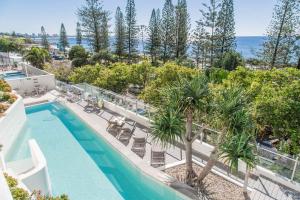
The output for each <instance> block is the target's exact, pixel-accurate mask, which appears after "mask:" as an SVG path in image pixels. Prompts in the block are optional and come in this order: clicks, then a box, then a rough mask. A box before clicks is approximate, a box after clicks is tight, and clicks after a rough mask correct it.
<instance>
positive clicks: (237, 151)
mask: <svg viewBox="0 0 300 200" xmlns="http://www.w3.org/2000/svg"><path fill="white" fill-rule="evenodd" d="M251 142H253V135H251V134H247V133H242V134H237V135H234V136H229V137H228V138H227V140H226V141H225V142H224V143H223V144H222V145H221V150H220V151H221V154H222V156H221V158H224V159H225V163H227V164H229V167H230V169H231V171H235V172H236V171H237V170H238V163H239V160H242V161H243V162H245V163H246V174H245V180H244V188H243V192H244V194H247V187H248V180H249V176H250V171H251V169H253V168H254V167H255V164H256V156H255V154H254V150H255V146H254V145H253V143H252V144H251Z"/></svg>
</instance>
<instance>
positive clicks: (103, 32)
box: [100, 12, 109, 51]
mask: <svg viewBox="0 0 300 200" xmlns="http://www.w3.org/2000/svg"><path fill="white" fill-rule="evenodd" d="M108 20H109V13H108V12H104V13H103V16H102V20H101V23H100V50H101V51H108V50H109V26H108Z"/></svg>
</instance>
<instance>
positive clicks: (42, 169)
mask: <svg viewBox="0 0 300 200" xmlns="http://www.w3.org/2000/svg"><path fill="white" fill-rule="evenodd" d="M28 145H29V149H30V153H31V159H32V162H33V166H34V168H33V169H32V170H30V171H28V172H26V173H24V174H21V175H20V176H19V177H18V179H19V180H20V181H22V183H24V184H25V185H26V187H27V188H28V189H29V190H30V191H34V190H37V191H40V192H41V193H42V194H43V195H51V194H52V192H51V183H50V178H49V174H48V167H47V161H46V159H45V157H44V154H43V153H42V151H41V149H40V148H39V146H38V144H37V143H36V141H35V140H34V139H31V140H29V141H28Z"/></svg>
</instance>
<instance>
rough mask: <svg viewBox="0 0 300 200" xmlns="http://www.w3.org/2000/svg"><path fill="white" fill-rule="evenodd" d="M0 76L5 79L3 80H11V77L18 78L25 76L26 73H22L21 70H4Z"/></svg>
mask: <svg viewBox="0 0 300 200" xmlns="http://www.w3.org/2000/svg"><path fill="white" fill-rule="evenodd" d="M1 76H2V77H3V78H4V79H5V80H12V79H19V78H25V77H26V74H24V73H23V72H18V71H16V72H5V73H3V74H1Z"/></svg>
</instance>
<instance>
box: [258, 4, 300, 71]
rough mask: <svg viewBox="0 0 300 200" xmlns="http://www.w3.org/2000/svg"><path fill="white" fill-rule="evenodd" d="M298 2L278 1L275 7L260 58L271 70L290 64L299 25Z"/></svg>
mask: <svg viewBox="0 0 300 200" xmlns="http://www.w3.org/2000/svg"><path fill="white" fill-rule="evenodd" d="M298 12H299V1H295V0H280V1H279V4H277V5H276V6H275V9H274V14H273V18H272V20H271V24H270V27H269V29H268V39H267V41H266V42H265V43H264V44H263V51H262V57H263V59H264V60H265V61H266V62H267V63H269V65H270V66H271V68H273V67H278V66H283V65H285V64H287V63H288V62H290V58H291V54H292V49H293V48H294V46H295V41H296V33H295V31H296V28H297V26H298V23H299V15H298Z"/></svg>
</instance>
